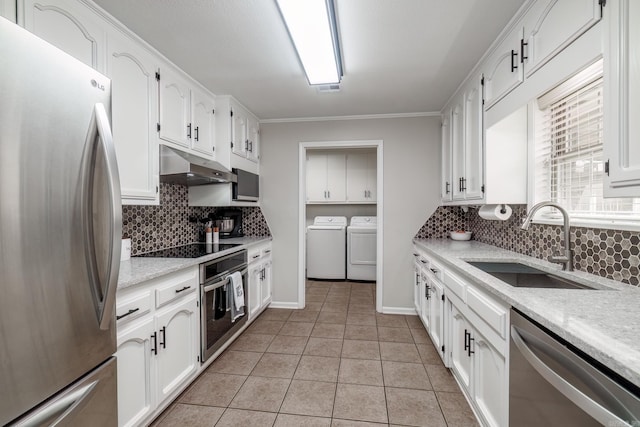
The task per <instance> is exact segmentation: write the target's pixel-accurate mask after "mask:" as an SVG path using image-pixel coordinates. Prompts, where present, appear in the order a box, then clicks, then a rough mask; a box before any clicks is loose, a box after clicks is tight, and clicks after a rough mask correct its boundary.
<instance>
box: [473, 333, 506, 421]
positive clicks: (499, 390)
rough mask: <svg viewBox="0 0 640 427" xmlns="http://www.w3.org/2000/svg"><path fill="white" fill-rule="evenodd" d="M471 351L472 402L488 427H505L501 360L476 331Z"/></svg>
mask: <svg viewBox="0 0 640 427" xmlns="http://www.w3.org/2000/svg"><path fill="white" fill-rule="evenodd" d="M471 350H472V351H473V399H474V400H475V403H476V406H477V408H478V409H479V410H480V414H481V415H482V417H483V418H484V419H485V421H486V425H488V426H496V427H498V426H504V425H507V424H508V420H507V406H508V399H509V394H508V384H507V378H506V362H505V359H504V357H503V356H502V355H501V354H500V353H499V352H498V351H497V350H496V349H495V348H493V347H492V346H491V344H489V342H488V341H487V340H486V339H485V338H484V337H483V336H482V335H481V334H479V333H478V332H477V331H474V332H473V339H472V340H471Z"/></svg>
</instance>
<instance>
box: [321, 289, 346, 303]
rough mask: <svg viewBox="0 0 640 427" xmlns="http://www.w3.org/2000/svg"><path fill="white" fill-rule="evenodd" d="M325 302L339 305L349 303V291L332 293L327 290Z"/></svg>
mask: <svg viewBox="0 0 640 427" xmlns="http://www.w3.org/2000/svg"><path fill="white" fill-rule="evenodd" d="M324 303H325V304H340V305H349V293H348V292H347V293H343V294H332V293H331V292H329V295H327V299H326V300H324Z"/></svg>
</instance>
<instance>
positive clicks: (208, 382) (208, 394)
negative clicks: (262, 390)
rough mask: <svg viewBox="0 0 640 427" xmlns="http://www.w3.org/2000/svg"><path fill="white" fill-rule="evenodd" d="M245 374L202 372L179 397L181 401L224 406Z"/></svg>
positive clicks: (240, 383)
mask: <svg viewBox="0 0 640 427" xmlns="http://www.w3.org/2000/svg"><path fill="white" fill-rule="evenodd" d="M246 379H247V377H246V376H242V375H230V374H216V373H213V372H203V373H202V375H200V376H199V377H198V379H197V380H196V381H195V382H194V383H193V384H192V385H191V386H190V387H189V389H187V391H186V392H185V393H184V394H183V395H182V396H181V397H180V399H179V401H180V402H182V403H190V404H194V405H207V406H221V407H226V406H228V405H229V403H231V400H233V397H234V396H235V395H236V393H237V392H238V390H240V387H242V384H244V381H245V380H246Z"/></svg>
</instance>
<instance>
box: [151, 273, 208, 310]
mask: <svg viewBox="0 0 640 427" xmlns="http://www.w3.org/2000/svg"><path fill="white" fill-rule="evenodd" d="M197 288H198V282H197V280H195V277H193V278H191V277H190V278H187V279H183V280H180V281H173V282H171V283H169V284H167V285H165V286H160V287H158V288H157V289H156V308H157V307H161V306H163V305H165V304H167V303H169V302H171V301H174V300H176V299H178V298H182V297H184V296H185V295H189V294H191V293H192V292H195V290H196V289H197Z"/></svg>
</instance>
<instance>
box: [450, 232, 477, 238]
mask: <svg viewBox="0 0 640 427" xmlns="http://www.w3.org/2000/svg"><path fill="white" fill-rule="evenodd" d="M471 234H472V233H471V232H470V231H462V232H460V231H450V232H449V236H450V237H451V240H471Z"/></svg>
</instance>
